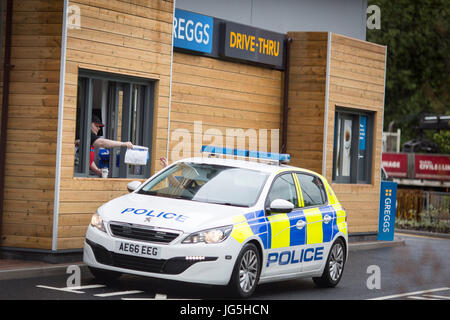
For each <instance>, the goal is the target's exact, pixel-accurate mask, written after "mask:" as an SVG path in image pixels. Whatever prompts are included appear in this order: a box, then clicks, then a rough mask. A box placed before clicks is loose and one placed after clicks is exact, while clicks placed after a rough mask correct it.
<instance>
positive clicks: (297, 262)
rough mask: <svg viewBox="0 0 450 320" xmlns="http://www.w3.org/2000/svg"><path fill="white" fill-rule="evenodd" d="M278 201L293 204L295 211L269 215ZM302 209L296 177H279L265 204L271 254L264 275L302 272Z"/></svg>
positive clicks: (268, 251)
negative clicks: (275, 201)
mask: <svg viewBox="0 0 450 320" xmlns="http://www.w3.org/2000/svg"><path fill="white" fill-rule="evenodd" d="M275 199H283V200H286V201H289V202H291V203H292V204H293V205H294V209H293V210H292V211H291V212H288V213H270V212H269V210H268V208H269V207H270V203H271V202H272V201H273V200H275ZM300 206H301V203H300V202H299V194H298V189H297V181H296V179H295V176H294V175H293V174H292V173H291V172H287V173H283V174H280V175H278V176H277V177H276V178H275V179H274V180H273V182H272V185H271V188H270V190H269V193H268V195H267V198H266V202H265V207H266V210H265V211H266V219H267V223H268V250H267V257H266V259H267V261H266V270H265V273H264V275H267V276H270V275H283V274H288V273H295V272H300V271H301V247H302V246H304V245H305V226H306V220H305V217H304V215H303V210H302V209H301V208H300Z"/></svg>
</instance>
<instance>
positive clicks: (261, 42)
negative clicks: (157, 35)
mask: <svg viewBox="0 0 450 320" xmlns="http://www.w3.org/2000/svg"><path fill="white" fill-rule="evenodd" d="M285 39H286V36H285V34H282V33H276V32H272V31H267V30H263V29H259V28H254V27H251V26H247V25H242V24H238V23H234V22H230V21H225V20H222V19H218V18H213V17H209V16H205V15H201V14H198V13H194V12H190V11H186V10H180V9H175V16H174V18H173V46H174V49H175V50H178V51H183V52H185V51H189V52H191V53H195V54H200V55H205V56H210V57H214V58H220V59H227V60H239V61H247V62H251V63H254V64H258V65H261V66H267V67H270V68H274V69H280V70H283V69H284V60H285V59H284V52H285Z"/></svg>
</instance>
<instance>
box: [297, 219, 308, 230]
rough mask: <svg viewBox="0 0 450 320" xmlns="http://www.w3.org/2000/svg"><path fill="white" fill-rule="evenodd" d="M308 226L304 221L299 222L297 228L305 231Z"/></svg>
mask: <svg viewBox="0 0 450 320" xmlns="http://www.w3.org/2000/svg"><path fill="white" fill-rule="evenodd" d="M305 226H306V221H304V220H298V221H297V223H296V224H295V227H296V228H297V229H299V230H301V229H303V228H304V227H305Z"/></svg>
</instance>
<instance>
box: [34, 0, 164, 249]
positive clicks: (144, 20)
mask: <svg viewBox="0 0 450 320" xmlns="http://www.w3.org/2000/svg"><path fill="white" fill-rule="evenodd" d="M69 5H76V6H78V8H79V9H80V13H81V16H80V28H79V29H76V28H72V29H69V30H68V34H67V52H66V75H65V76H66V79H65V96H64V119H63V143H62V158H61V165H62V167H61V189H60V206H59V220H58V222H59V225H58V249H59V250H63V249H77V248H82V247H83V239H84V235H85V232H86V227H87V225H88V224H89V221H90V218H91V216H92V214H93V213H94V212H95V210H96V209H97V208H98V207H99V206H101V205H102V204H103V203H105V202H107V201H109V200H111V199H113V198H116V197H118V196H120V195H123V194H125V193H127V190H126V184H127V183H128V182H129V180H126V179H99V178H74V173H73V172H74V168H73V164H74V141H75V134H76V133H75V130H76V102H77V85H78V72H79V69H80V68H82V69H88V70H94V71H101V72H108V73H113V74H121V75H126V76H136V77H142V78H146V79H149V80H155V81H156V90H155V97H154V99H155V114H154V133H153V135H154V137H155V139H154V143H153V153H152V158H151V160H152V171H154V170H155V169H158V167H157V165H159V164H157V162H159V161H157V159H159V157H161V156H162V155H165V151H164V153H162V152H163V150H165V149H166V137H167V128H168V123H167V122H168V105H169V84H170V62H171V44H172V39H171V37H172V14H173V2H170V1H158V0H127V1H124V0H108V1H107V0H73V1H70V2H69ZM43 40H44V39H43ZM161 134H163V135H161Z"/></svg>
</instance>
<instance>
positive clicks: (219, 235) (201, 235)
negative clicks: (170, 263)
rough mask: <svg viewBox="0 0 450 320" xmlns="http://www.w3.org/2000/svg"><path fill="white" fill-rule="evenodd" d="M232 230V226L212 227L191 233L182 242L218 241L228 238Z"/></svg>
mask: <svg viewBox="0 0 450 320" xmlns="http://www.w3.org/2000/svg"><path fill="white" fill-rule="evenodd" d="M231 230H233V226H225V227H219V228H212V229H208V230H203V231H199V232H196V233H192V234H190V235H189V236H187V237H186V239H184V240H183V242H182V243H199V242H204V243H219V242H222V241H224V240H226V239H227V238H228V236H229V235H230V234H231Z"/></svg>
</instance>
